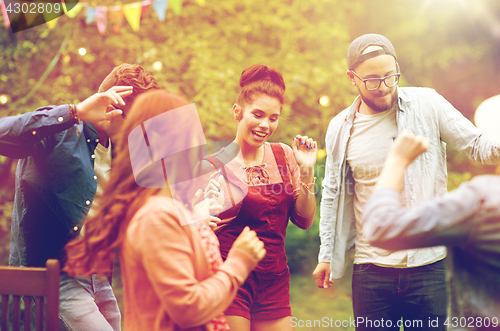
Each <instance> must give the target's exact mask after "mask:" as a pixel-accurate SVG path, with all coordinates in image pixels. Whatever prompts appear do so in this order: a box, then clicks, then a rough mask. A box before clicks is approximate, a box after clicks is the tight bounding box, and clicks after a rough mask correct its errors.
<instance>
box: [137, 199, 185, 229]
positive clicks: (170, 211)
mask: <svg viewBox="0 0 500 331" xmlns="http://www.w3.org/2000/svg"><path fill="white" fill-rule="evenodd" d="M187 215H188V211H187V209H186V207H184V206H183V205H182V203H180V202H178V201H176V200H174V199H172V198H169V197H166V196H161V195H155V196H151V197H149V198H148V199H147V200H146V201H145V202H144V204H143V205H142V206H141V208H140V209H139V210H138V211H137V212H136V213H135V215H134V216H133V217H132V220H141V221H140V223H142V224H145V225H146V224H148V223H149V222H148V221H145V220H144V219H149V220H151V222H153V223H154V222H157V221H161V223H172V224H180V223H181V221H182V218H183V217H187Z"/></svg>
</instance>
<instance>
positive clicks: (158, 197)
mask: <svg viewBox="0 0 500 331" xmlns="http://www.w3.org/2000/svg"><path fill="white" fill-rule="evenodd" d="M187 105H188V102H187V101H185V100H184V99H182V98H180V97H178V96H176V95H174V94H172V93H169V92H166V91H163V90H160V91H154V92H151V93H147V94H144V95H143V96H141V97H139V98H138V99H137V100H136V102H135V103H134V105H133V107H132V109H130V111H129V112H127V118H126V121H125V123H124V125H123V127H122V130H121V132H120V134H119V137H118V139H117V144H116V158H114V159H113V166H112V169H111V172H110V180H109V182H108V183H107V184H106V186H105V187H104V191H103V195H102V199H101V200H100V204H99V207H98V210H97V213H96V215H95V216H93V217H90V218H89V219H87V220H86V225H85V229H86V230H85V234H84V236H83V237H82V238H79V239H77V240H74V241H72V242H71V243H69V244H68V245H67V247H66V250H67V253H68V261H67V264H66V267H65V269H64V270H65V271H66V272H68V273H69V274H71V275H89V274H92V273H96V272H99V273H106V272H109V271H110V268H111V262H112V261H113V256H114V249H115V248H116V247H118V249H119V253H120V264H121V268H122V275H123V281H124V303H125V312H124V327H125V329H127V330H138V331H139V330H178V329H179V328H182V329H187V328H193V330H227V329H228V328H227V323H226V320H225V317H224V315H223V314H222V313H223V311H224V309H226V308H227V307H228V306H229V305H230V304H231V302H232V301H233V299H234V297H235V295H236V292H237V290H238V287H239V286H240V285H241V284H242V283H243V282H244V280H245V279H246V277H247V276H248V274H249V272H250V271H251V270H252V269H253V268H254V267H255V266H256V265H257V263H258V261H260V260H261V259H262V258H263V256H264V255H265V249H264V248H263V247H264V244H263V243H262V242H261V241H260V240H259V239H258V238H257V236H256V234H255V232H254V231H250V230H249V229H248V228H245V230H244V231H243V232H242V233H241V235H240V236H239V237H238V238H237V239H236V241H235V242H234V244H233V245H232V248H231V250H230V252H229V254H228V256H227V259H226V261H225V262H222V260H221V257H220V253H219V244H218V241H217V237H216V236H215V235H214V233H213V231H212V230H211V229H210V228H209V227H208V225H207V223H208V221H207V219H208V216H209V214H210V213H216V212H219V211H220V206H217V205H216V203H215V200H210V199H204V200H203V201H201V202H200V203H198V204H196V205H195V206H194V208H193V211H192V212H191V211H188V210H187V209H186V208H185V207H184V205H183V204H182V203H180V202H178V201H176V200H174V199H172V196H173V193H172V191H171V187H170V186H169V185H168V177H167V176H166V175H165V172H161V175H160V176H158V174H159V173H158V171H157V170H158V168H157V167H156V166H152V167H149V168H146V169H142V172H141V176H142V177H141V178H142V182H140V183H138V182H137V181H136V176H135V175H134V170H133V168H132V164H133V163H134V161H133V160H132V159H131V158H132V157H142V156H141V155H140V154H141V151H140V149H139V148H137V145H136V144H135V143H134V141H135V140H131V137H132V138H133V137H134V135H132V134H131V133H132V132H133V131H134V130H136V129H137V128H140V130H142V128H144V124H145V123H147V122H148V121H149V122H148V123H151V121H155V120H157V121H158V120H159V121H162V120H163V119H164V117H162V115H163V114H166V113H167V114H168V112H170V111H176V110H179V109H186V108H183V107H185V106H187ZM190 114H191V113H190V112H186V113H185V115H186V116H188V117H189V115H190ZM171 126H174V127H175V126H178V123H177V122H173V123H165V122H162V127H163V129H164V130H165V134H166V136H168V130H169V127H171ZM183 129H184V130H185V132H186V133H187V136H189V134H190V133H193V134H194V132H191V131H192V130H193V127H192V126H186V127H185V128H183ZM142 132H143V136H141V137H140V139H144V140H145V141H148V139H147V132H148V131H147V130H144V131H142ZM149 132H151V131H149ZM146 145H147V144H146ZM149 147H151V146H149ZM154 147H155V148H156V150H155V151H154V153H153V155H171V154H172V153H171V152H170V149H171V145H170V144H169V141H168V139H166V140H165V143H164V144H162V145H161V146H160V145H156V146H154ZM158 148H160V149H161V150H158ZM149 153H152V150H151V149H149V148H145V149H142V154H145V155H147V159H148V160H149V157H150V154H149ZM150 160H151V162H153V163H152V164H153V165H154V164H160V165H162V164H163V165H165V163H166V162H169V161H172V160H174V161H175V159H170V160H169V159H168V158H167V159H164V158H161V157H160V159H155V158H151V159H150ZM169 166H172V167H175V166H177V167H183V166H184V165H183V164H177V165H169ZM164 169H165V168H163V170H164ZM148 172H150V174H148ZM159 179H160V181H158V180H159ZM139 184H142V185H144V186H145V187H144V186H141V185H139ZM145 184H148V185H145ZM151 184H152V185H151ZM199 193H200V196H201V194H202V191H200V192H199ZM192 218H197V219H204V220H203V221H200V222H196V223H193V222H192V221H191V219H192ZM187 223H190V224H187ZM183 224H187V225H185V226H182V225H183Z"/></svg>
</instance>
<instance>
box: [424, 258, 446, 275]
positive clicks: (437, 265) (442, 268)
mask: <svg viewBox="0 0 500 331" xmlns="http://www.w3.org/2000/svg"><path fill="white" fill-rule="evenodd" d="M424 267H425V268H426V269H429V270H432V271H435V272H446V263H445V262H444V260H441V261H437V262H434V263H431V264H427V265H425V266H424Z"/></svg>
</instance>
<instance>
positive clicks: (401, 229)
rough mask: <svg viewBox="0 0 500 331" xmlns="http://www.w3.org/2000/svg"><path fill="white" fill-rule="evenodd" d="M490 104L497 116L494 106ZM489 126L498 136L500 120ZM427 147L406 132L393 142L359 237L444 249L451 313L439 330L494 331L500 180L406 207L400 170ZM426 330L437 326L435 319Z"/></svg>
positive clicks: (498, 305)
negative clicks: (404, 205) (489, 330)
mask: <svg viewBox="0 0 500 331" xmlns="http://www.w3.org/2000/svg"><path fill="white" fill-rule="evenodd" d="M496 106H497V109H496V112H497V114H498V113H500V103H497V105H496ZM495 125H496V134H498V132H500V120H498V119H497V121H496V124H495ZM497 142H498V143H500V139H498V141H497ZM428 147H429V139H428V138H426V137H423V136H418V135H414V134H412V133H410V132H404V133H402V134H401V135H400V136H399V137H398V138H396V141H395V144H394V146H392V148H391V150H390V152H389V155H388V156H387V159H386V161H385V165H384V169H383V170H382V173H381V175H380V177H379V179H378V181H377V184H376V188H375V191H374V193H373V194H372V195H371V196H370V198H369V199H368V201H367V203H366V204H365V208H364V213H363V216H364V221H365V226H364V233H365V235H366V237H367V238H368V240H370V242H371V244H372V245H374V246H377V247H382V248H385V249H390V250H401V249H412V248H420V247H430V246H437V245H446V246H448V248H449V250H448V254H449V257H448V258H447V264H448V268H447V272H448V274H449V275H448V287H449V290H450V292H451V315H450V316H449V318H448V319H446V320H445V323H444V326H447V327H448V328H449V329H452V330H455V329H462V330H465V329H467V330H483V329H488V328H492V329H493V328H495V329H496V328H497V327H498V325H499V319H500V297H499V296H498V293H500V176H498V175H483V176H478V177H475V178H474V179H473V180H471V181H470V182H466V183H463V184H462V185H461V186H460V187H459V188H458V189H456V190H454V191H453V192H451V193H449V194H446V195H444V196H443V197H440V198H436V199H434V200H432V201H429V202H427V203H425V204H423V205H421V206H416V207H414V208H411V209H406V208H404V207H403V206H402V203H401V196H400V191H401V188H402V187H403V185H402V184H403V178H404V172H405V170H406V169H407V168H408V166H409V165H410V164H411V163H412V162H413V160H415V159H416V158H417V157H419V155H420V154H422V153H424V154H423V155H422V156H420V158H423V157H425V156H426V155H425V153H426V151H427V149H428ZM427 153H429V152H427ZM440 323H442V322H441V321H440ZM432 326H434V327H437V326H438V325H437V321H434V324H433V325H432Z"/></svg>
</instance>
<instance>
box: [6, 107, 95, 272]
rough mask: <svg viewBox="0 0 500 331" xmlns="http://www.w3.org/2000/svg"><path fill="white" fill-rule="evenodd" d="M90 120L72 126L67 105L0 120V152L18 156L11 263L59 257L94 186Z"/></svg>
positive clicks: (38, 262)
mask: <svg viewBox="0 0 500 331" xmlns="http://www.w3.org/2000/svg"><path fill="white" fill-rule="evenodd" d="M98 137H99V136H98V134H97V132H96V131H95V128H94V126H93V125H92V124H89V123H85V122H82V123H80V124H76V121H75V120H74V119H71V117H70V115H69V112H68V106H67V105H63V106H58V107H53V106H51V107H44V108H39V109H37V110H36V111H34V112H32V113H26V114H23V115H19V116H13V117H4V118H1V119H0V154H1V155H4V156H8V157H12V158H20V160H19V162H18V165H17V171H16V193H15V200H14V211H13V213H12V227H11V244H10V261H9V264H10V265H19V266H35V267H42V266H45V261H46V260H47V259H49V258H56V259H60V260H61V259H62V258H63V256H64V254H63V253H64V246H65V245H66V243H67V242H68V241H69V240H71V239H73V238H74V237H75V236H76V235H77V234H78V233H79V230H80V226H79V225H80V223H81V222H82V221H83V219H84V218H85V215H86V214H87V213H88V211H89V209H90V205H91V204H92V201H93V198H94V195H95V193H96V189H97V177H96V175H95V172H94V150H95V147H96V146H97V144H98V141H99V139H98Z"/></svg>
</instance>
